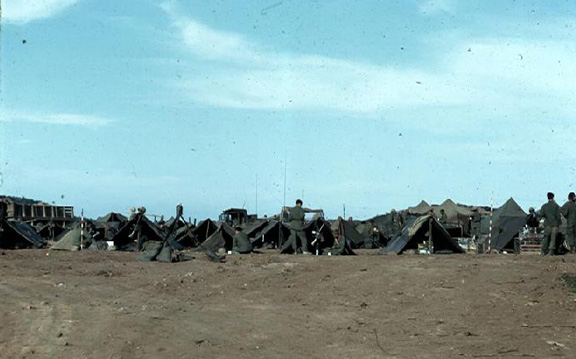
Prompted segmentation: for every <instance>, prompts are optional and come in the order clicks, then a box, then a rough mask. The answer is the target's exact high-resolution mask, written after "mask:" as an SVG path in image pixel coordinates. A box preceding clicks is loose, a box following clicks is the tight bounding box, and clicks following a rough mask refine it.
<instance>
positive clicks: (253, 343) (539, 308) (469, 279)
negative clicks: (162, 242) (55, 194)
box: [0, 250, 576, 359]
mask: <svg viewBox="0 0 576 359" xmlns="http://www.w3.org/2000/svg"><path fill="white" fill-rule="evenodd" d="M1 254H2V255H0V318H1V322H0V323H1V325H0V358H62V359H65V358H74V359H76V358H105V359H112V358H124V359H126V358H471V357H472V358H490V357H492V358H517V357H533V358H553V357H566V358H574V357H576V354H575V353H576V295H574V294H572V293H570V292H568V291H567V289H566V288H565V286H564V285H563V284H562V281H561V280H560V277H561V276H562V275H563V274H564V273H569V274H574V273H576V264H575V263H576V256H564V257H539V256H533V255H522V256H505V255H484V256H472V255H451V256H440V255H438V256H415V255H413V256H410V255H407V256H395V255H389V256H381V255H374V254H375V252H363V253H361V255H359V256H356V257H328V256H325V257H320V258H318V257H310V256H280V255H277V254H275V253H265V254H254V255H249V256H234V257H232V256H230V257H229V258H228V263H225V264H216V263H213V262H209V261H208V260H207V258H205V257H204V255H203V254H196V257H197V258H196V259H195V260H192V261H189V262H184V263H176V264H162V263H154V262H153V263H144V262H139V261H138V260H137V255H136V254H134V253H119V252H92V251H84V252H56V251H46V250H21V251H3V252H2V253H1Z"/></svg>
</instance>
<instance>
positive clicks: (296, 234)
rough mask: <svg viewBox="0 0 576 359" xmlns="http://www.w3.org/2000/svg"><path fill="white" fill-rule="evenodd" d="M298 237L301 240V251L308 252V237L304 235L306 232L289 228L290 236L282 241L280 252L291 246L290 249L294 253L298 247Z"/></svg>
mask: <svg viewBox="0 0 576 359" xmlns="http://www.w3.org/2000/svg"><path fill="white" fill-rule="evenodd" d="M298 238H300V242H302V252H308V238H307V237H306V232H304V231H297V230H295V229H291V230H290V237H288V240H287V241H286V243H284V246H283V247H282V252H284V250H285V249H287V248H288V247H290V246H292V250H294V253H296V250H297V249H298Z"/></svg>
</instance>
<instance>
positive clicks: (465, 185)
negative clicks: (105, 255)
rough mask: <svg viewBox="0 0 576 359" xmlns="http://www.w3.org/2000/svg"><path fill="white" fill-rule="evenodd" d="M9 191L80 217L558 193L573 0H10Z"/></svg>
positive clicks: (5, 39) (564, 154)
mask: <svg viewBox="0 0 576 359" xmlns="http://www.w3.org/2000/svg"><path fill="white" fill-rule="evenodd" d="M2 5H3V9H2V10H3V19H2V34H1V36H2V38H1V41H2V43H1V45H2V46H1V60H0V61H1V64H0V66H1V74H0V80H1V84H0V90H1V93H0V110H1V111H0V121H1V122H0V126H1V127H0V130H1V132H0V136H1V137H0V141H1V144H0V158H1V160H2V161H1V164H0V166H1V174H2V177H1V187H0V191H1V192H2V193H4V194H11V195H17V196H26V197H31V198H36V199H41V200H45V201H48V202H52V201H54V202H55V203H58V204H70V205H74V206H75V207H76V210H77V212H78V213H79V210H80V209H81V208H84V209H85V212H86V213H87V214H88V215H89V216H97V215H101V214H104V213H107V212H109V211H117V212H124V213H126V212H127V211H128V209H129V208H130V207H131V206H139V205H145V206H146V207H147V208H148V210H149V212H150V213H163V214H166V215H170V214H171V213H173V212H174V207H175V205H176V204H177V203H178V202H182V203H183V205H184V208H185V214H186V216H190V217H192V218H199V219H200V218H206V217H212V218H214V217H216V216H217V215H218V213H219V212H220V211H221V210H223V209H225V208H228V207H246V208H247V209H248V210H249V212H255V211H256V210H257V211H258V213H259V214H260V215H263V214H268V215H270V214H273V213H277V212H278V211H279V209H280V208H281V206H282V205H283V204H284V169H285V168H286V173H287V175H286V179H287V181H286V186H287V189H286V200H287V204H289V205H291V204H292V203H293V201H294V200H295V199H296V198H302V199H303V200H304V202H305V205H308V206H310V207H322V208H324V209H325V212H326V214H327V215H328V217H335V216H338V215H341V214H342V207H343V204H345V205H346V214H347V215H352V216H354V217H356V218H366V217H371V216H373V215H376V214H379V213H385V212H388V211H389V210H390V209H391V208H405V207H408V206H411V205H415V204H417V203H418V202H419V201H420V200H421V199H425V200H427V201H428V202H430V203H439V202H442V201H443V200H444V199H446V198H452V199H454V200H455V201H458V202H462V203H469V204H478V205H489V204H490V202H491V200H492V198H493V201H494V204H495V205H496V206H498V205H500V204H502V203H503V202H504V201H505V200H506V199H508V198H509V197H514V198H515V199H516V200H517V201H518V202H519V203H520V204H521V205H522V206H524V207H525V208H527V207H528V206H539V205H540V204H541V203H542V202H544V200H545V194H546V192H547V191H550V190H551V191H554V192H556V193H557V198H558V201H559V202H563V200H564V198H565V196H566V194H567V193H568V192H569V191H571V190H574V187H575V186H574V184H575V179H576V144H575V141H574V134H575V133H576V111H574V108H575V107H576V106H575V105H576V42H575V35H576V6H575V5H574V3H573V1H555V2H546V3H545V2H528V1H490V0H486V1H455V0H435V1H428V0H422V1H418V0H412V1H409V0H404V1H288V0H282V1H279V0H278V1H276V0H272V1H269V0H268V1H194V2H189V1H142V0H138V1H136V0H123V1H114V2H113V1H106V2H103V1H97V0H43V1H40V0H37V1H32V0H5V1H3V2H2Z"/></svg>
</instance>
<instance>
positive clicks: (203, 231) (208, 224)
mask: <svg viewBox="0 0 576 359" xmlns="http://www.w3.org/2000/svg"><path fill="white" fill-rule="evenodd" d="M228 227H230V226H228ZM217 229H218V225H216V223H214V222H213V221H212V220H211V219H210V218H208V219H206V220H204V221H201V222H200V223H198V226H196V228H194V229H193V230H192V234H193V235H194V236H196V240H197V241H198V243H200V244H202V243H203V242H204V241H205V240H207V239H208V238H209V237H210V236H211V235H212V234H213V233H214V232H216V230H217ZM180 244H182V245H185V244H184V243H180Z"/></svg>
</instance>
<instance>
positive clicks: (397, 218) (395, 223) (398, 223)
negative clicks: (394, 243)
mask: <svg viewBox="0 0 576 359" xmlns="http://www.w3.org/2000/svg"><path fill="white" fill-rule="evenodd" d="M390 214H391V215H392V217H391V219H390V221H391V222H392V228H394V234H396V233H397V232H399V231H401V230H402V227H404V218H403V217H402V215H401V214H400V213H398V212H396V210H395V209H394V208H392V210H391V211H390Z"/></svg>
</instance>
